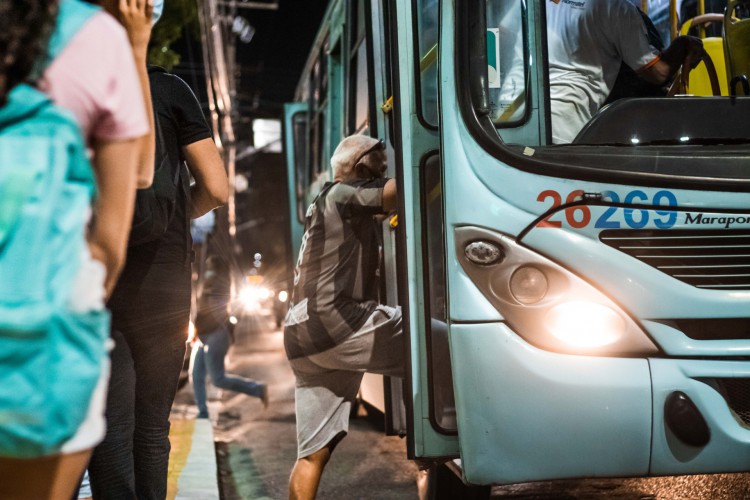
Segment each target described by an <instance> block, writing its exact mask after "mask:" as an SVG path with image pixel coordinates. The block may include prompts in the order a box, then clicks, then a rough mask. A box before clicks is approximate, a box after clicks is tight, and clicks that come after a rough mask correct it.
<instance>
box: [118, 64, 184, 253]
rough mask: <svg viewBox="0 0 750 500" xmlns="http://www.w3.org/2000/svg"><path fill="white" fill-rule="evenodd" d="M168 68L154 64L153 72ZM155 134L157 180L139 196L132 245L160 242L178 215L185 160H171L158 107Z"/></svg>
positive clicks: (141, 190) (155, 116)
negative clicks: (181, 174) (177, 208)
mask: <svg viewBox="0 0 750 500" xmlns="http://www.w3.org/2000/svg"><path fill="white" fill-rule="evenodd" d="M153 72H162V73H166V71H165V70H163V69H162V68H158V67H150V68H149V73H153ZM154 135H155V136H156V159H155V160H154V161H155V164H154V182H153V184H152V185H151V187H148V188H145V189H139V190H138V191H137V193H136V198H135V210H134V212H133V225H132V228H131V229H130V239H129V240H128V246H131V247H133V246H138V245H142V244H143V243H149V242H151V241H156V240H158V239H160V238H161V237H162V236H164V233H166V232H167V228H169V224H170V223H171V222H172V219H173V218H174V214H175V211H176V206H177V193H178V190H179V189H180V172H181V170H182V162H179V161H178V162H171V161H170V158H169V154H168V150H167V145H166V142H165V140H164V132H163V130H162V126H161V125H160V124H159V117H158V115H157V113H156V110H155V109H154Z"/></svg>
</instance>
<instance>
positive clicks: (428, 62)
mask: <svg viewBox="0 0 750 500" xmlns="http://www.w3.org/2000/svg"><path fill="white" fill-rule="evenodd" d="M437 49H438V46H437V44H435V45H433V46H432V48H431V49H430V50H428V51H427V53H426V54H425V55H424V56H422V59H420V60H419V71H420V72H421V73H424V72H425V71H427V68H429V67H430V66H432V65H433V64H435V63H436V62H437V56H438V50H437ZM380 109H381V111H383V113H385V114H388V113H390V112H391V110H392V109H393V96H390V97H389V98H388V99H387V100H386V101H385V102H384V103H383V105H382V106H380Z"/></svg>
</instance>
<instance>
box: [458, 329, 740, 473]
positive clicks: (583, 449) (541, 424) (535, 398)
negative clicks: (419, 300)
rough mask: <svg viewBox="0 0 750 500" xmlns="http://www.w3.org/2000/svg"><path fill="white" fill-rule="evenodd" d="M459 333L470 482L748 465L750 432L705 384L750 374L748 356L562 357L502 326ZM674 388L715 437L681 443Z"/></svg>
mask: <svg viewBox="0 0 750 500" xmlns="http://www.w3.org/2000/svg"><path fill="white" fill-rule="evenodd" d="M450 342H451V350H452V360H453V373H454V387H455V392H456V411H457V419H458V431H459V444H460V450H461V462H462V466H463V473H464V478H465V480H466V481H467V482H469V483H472V484H510V483H519V482H526V481H535V480H548V479H563V478H577V477H642V476H648V475H667V474H690V473H709V472H730V471H740V470H748V469H750V446H749V444H750V430H748V429H747V428H745V427H743V426H742V425H741V424H740V423H739V422H738V421H737V419H735V418H734V417H733V416H732V414H731V412H730V410H729V408H728V405H727V403H726V401H725V399H724V397H723V396H722V395H721V394H720V393H719V392H717V390H716V389H714V388H713V387H712V386H711V385H710V383H706V381H705V379H706V378H716V377H721V376H728V375H729V374H733V375H731V376H732V377H743V376H745V377H748V378H750V363H748V362H739V361H703V360H676V359H643V358H641V359H638V358H603V357H594V356H573V355H567V354H558V353H552V352H548V351H544V350H541V349H537V348H536V347H533V346H531V345H529V344H527V343H526V342H524V341H523V340H522V339H521V338H520V337H519V336H518V335H516V334H515V333H514V332H513V331H511V330H510V328H509V327H508V326H507V325H506V324H504V323H489V324H453V325H452V326H451V333H450ZM722 374H723V375H722ZM675 391H680V392H682V393H684V394H685V395H687V396H688V397H689V398H690V399H691V400H692V402H693V403H694V404H695V406H696V407H697V408H698V410H699V411H700V413H701V415H702V416H703V418H704V419H705V422H706V423H707V425H708V427H709V430H710V436H711V437H710V440H709V442H708V444H706V445H705V446H703V447H701V448H695V447H690V446H688V445H686V444H684V443H682V442H681V441H679V439H677V438H676V437H675V435H674V434H673V433H672V432H671V431H670V430H669V428H668V426H667V425H666V423H665V415H664V408H665V402H666V400H667V398H669V396H670V395H671V394H672V393H674V392H675Z"/></svg>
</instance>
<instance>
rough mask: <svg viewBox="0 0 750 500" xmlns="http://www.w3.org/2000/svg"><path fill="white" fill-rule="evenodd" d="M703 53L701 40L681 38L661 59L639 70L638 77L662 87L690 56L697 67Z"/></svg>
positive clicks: (687, 37) (662, 54)
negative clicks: (689, 55)
mask: <svg viewBox="0 0 750 500" xmlns="http://www.w3.org/2000/svg"><path fill="white" fill-rule="evenodd" d="M702 52H703V42H702V41H701V39H700V38H696V37H694V36H679V37H677V38H675V40H674V42H672V44H671V45H670V46H669V47H667V48H666V50H664V52H662V53H661V55H660V56H659V57H657V58H656V59H654V60H653V61H652V62H651V63H649V64H647V65H646V66H644V67H643V68H641V69H640V70H638V76H640V77H641V78H643V79H644V80H646V81H647V82H649V83H653V84H654V85H662V84H663V83H665V82H666V81H667V80H669V78H670V77H671V76H672V75H673V74H674V73H675V72H676V71H677V69H678V68H679V67H680V65H681V64H682V63H683V61H685V59H686V58H687V56H688V54H692V55H693V67H695V66H696V65H697V64H698V63H699V62H700V55H701V53H702ZM691 69H692V68H691Z"/></svg>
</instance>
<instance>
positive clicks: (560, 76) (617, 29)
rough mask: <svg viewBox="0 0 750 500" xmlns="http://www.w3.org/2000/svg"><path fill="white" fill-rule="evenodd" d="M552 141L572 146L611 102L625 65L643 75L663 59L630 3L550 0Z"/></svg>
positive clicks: (638, 14)
mask: <svg viewBox="0 0 750 500" xmlns="http://www.w3.org/2000/svg"><path fill="white" fill-rule="evenodd" d="M547 43H548V52H549V81H550V98H551V108H552V140H553V142H554V143H556V144H559V143H568V142H571V141H572V140H573V139H574V138H575V136H576V135H577V134H578V132H579V131H580V130H581V129H582V128H583V127H584V125H586V123H587V122H588V121H589V120H590V119H591V117H592V116H593V115H594V114H595V113H596V112H597V111H598V110H599V108H600V107H601V105H602V104H603V103H604V101H605V100H606V99H607V96H608V95H609V93H610V91H611V90H612V87H613V86H614V83H615V80H616V79H617V73H618V72H619V69H620V64H621V63H622V62H625V64H627V65H628V66H630V68H632V69H633V70H634V71H636V72H637V71H639V70H641V69H643V68H645V67H647V66H649V65H651V64H653V63H654V62H656V60H657V59H658V57H659V51H658V50H657V49H655V48H654V47H652V46H651V45H650V44H649V41H648V34H647V31H646V25H645V24H644V23H643V19H642V18H641V15H640V13H639V12H638V10H637V8H636V7H635V6H634V5H633V4H631V3H629V2H628V1H627V0H559V2H555V1H554V0H550V1H548V2H547Z"/></svg>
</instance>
